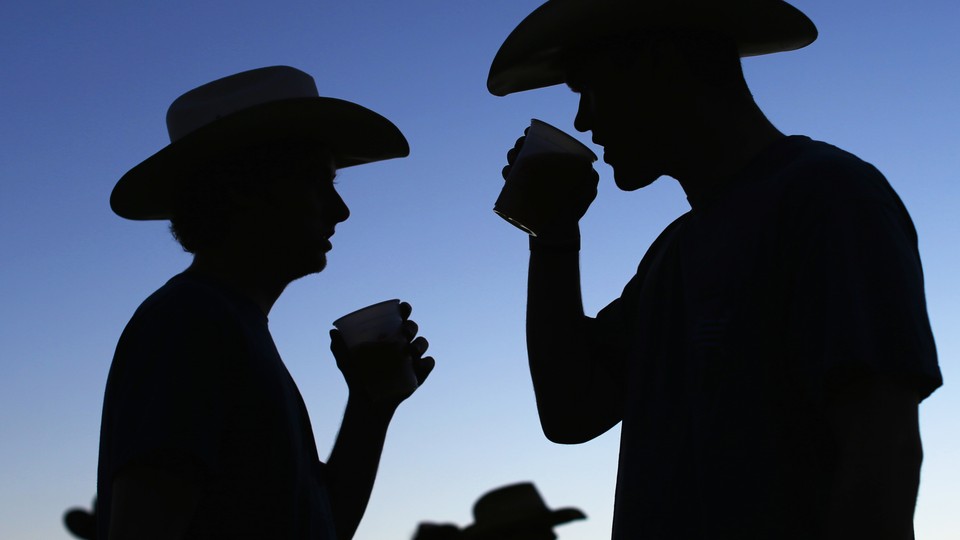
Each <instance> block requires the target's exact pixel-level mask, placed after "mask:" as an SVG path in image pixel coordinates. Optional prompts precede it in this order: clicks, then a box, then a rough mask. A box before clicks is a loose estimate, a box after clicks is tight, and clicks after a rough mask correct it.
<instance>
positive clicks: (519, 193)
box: [493, 118, 597, 236]
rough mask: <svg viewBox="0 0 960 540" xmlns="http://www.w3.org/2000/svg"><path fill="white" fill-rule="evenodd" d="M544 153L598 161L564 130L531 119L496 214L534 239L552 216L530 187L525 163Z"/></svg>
mask: <svg viewBox="0 0 960 540" xmlns="http://www.w3.org/2000/svg"><path fill="white" fill-rule="evenodd" d="M542 154H571V155H574V156H581V157H583V159H585V160H588V161H589V162H590V163H593V162H594V161H596V160H597V155H596V154H594V153H593V151H592V150H590V149H589V148H587V146H586V145H584V144H583V143H581V142H580V141H578V140H577V139H575V138H574V137H572V136H570V135H569V134H567V133H565V132H564V131H562V130H560V129H557V128H555V127H553V126H551V125H550V124H548V123H546V122H543V121H541V120H537V119H536V118H534V119H532V120H530V127H529V129H527V133H526V137H525V139H524V142H523V146H521V147H520V152H519V153H518V154H517V157H516V158H515V159H514V160H513V165H512V167H511V169H510V174H509V175H508V176H507V181H506V182H505V183H504V185H503V189H502V190H501V191H500V196H499V197H497V201H496V203H494V205H493V211H494V212H496V213H497V215H499V216H500V217H502V218H504V219H505V220H507V221H508V222H510V223H512V224H513V225H515V226H517V227H519V228H520V229H521V230H523V231H524V232H526V233H527V234H530V235H532V236H536V235H537V231H538V230H539V229H540V227H541V226H542V225H543V224H544V222H545V221H546V220H547V219H548V218H549V217H550V216H549V215H548V214H547V209H546V208H544V207H543V205H540V204H538V201H537V200H536V195H535V194H534V193H533V192H532V190H531V189H530V187H529V183H530V182H529V177H528V176H527V175H525V174H524V162H525V161H526V160H527V159H529V158H530V157H531V156H537V155H542Z"/></svg>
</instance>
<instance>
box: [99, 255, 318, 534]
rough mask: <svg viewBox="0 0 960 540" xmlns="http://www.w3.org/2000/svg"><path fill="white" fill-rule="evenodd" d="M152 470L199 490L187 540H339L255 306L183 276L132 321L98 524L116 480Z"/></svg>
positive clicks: (117, 358) (105, 444)
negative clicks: (135, 469) (135, 470)
mask: <svg viewBox="0 0 960 540" xmlns="http://www.w3.org/2000/svg"><path fill="white" fill-rule="evenodd" d="M131 466H145V467H152V468H156V469H159V470H162V471H167V472H169V473H170V474H175V475H180V476H182V477H186V478H190V479H192V480H194V481H197V482H199V483H200V485H201V492H202V494H201V498H200V503H199V507H198V509H197V511H196V513H195V515H194V516H193V518H192V519H191V521H190V524H189V527H188V529H187V532H186V536H185V538H203V539H211V538H224V539H226V538H270V539H308V538H309V539H312V540H317V539H333V538H335V533H334V529H333V522H332V517H331V511H330V503H329V499H328V495H327V492H326V487H325V483H324V471H323V464H322V463H321V462H320V460H319V459H318V457H317V449H316V444H315V441H314V438H313V432H312V430H311V427H310V420H309V417H308V416H307V410H306V408H305V406H304V403H303V399H302V397H301V396H300V392H299V391H298V389H297V386H296V384H295V383H294V381H293V379H292V378H291V377H290V374H289V373H288V372H287V369H286V367H285V366H284V364H283V361H282V360H281V359H280V355H279V354H278V352H277V348H276V346H275V345H274V343H273V339H272V338H271V336H270V331H269V329H268V326H267V318H266V316H265V315H264V314H263V312H262V311H260V309H259V308H258V307H257V306H256V305H255V304H254V303H253V302H252V301H250V300H248V299H246V298H245V297H242V296H240V295H238V294H236V293H235V292H233V291H231V290H229V289H227V288H224V287H223V286H221V285H219V284H218V283H216V282H215V281H213V280H210V279H209V278H204V277H201V276H197V275H195V274H191V273H183V274H180V275H178V276H176V277H174V278H173V279H171V280H170V281H169V282H167V284H166V285H164V286H163V287H161V288H160V289H159V290H158V291H156V292H155V293H154V294H153V295H151V296H150V297H149V298H148V299H147V300H146V301H144V302H143V304H142V305H141V306H140V308H139V309H138V310H137V312H136V313H135V314H134V316H133V318H132V319H131V320H130V322H129V323H128V324H127V327H126V328H125V329H124V331H123V335H122V336H121V338H120V341H119V344H118V345H117V349H116V353H115V355H114V359H113V364H112V365H111V368H110V374H109V377H108V379H107V387H106V393H105V396H104V403H103V420H102V425H101V434H100V464H99V472H98V479H97V484H98V521H99V523H98V527H99V535H100V537H101V538H106V537H107V534H106V533H107V530H108V525H109V523H110V512H111V497H112V493H111V487H112V483H113V480H114V478H115V477H116V476H117V474H118V473H120V472H122V471H123V470H124V469H125V468H126V467H131Z"/></svg>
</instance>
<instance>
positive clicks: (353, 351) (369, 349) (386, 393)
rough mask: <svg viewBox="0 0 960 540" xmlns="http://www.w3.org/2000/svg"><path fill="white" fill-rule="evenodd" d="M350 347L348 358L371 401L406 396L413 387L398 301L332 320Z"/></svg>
mask: <svg viewBox="0 0 960 540" xmlns="http://www.w3.org/2000/svg"><path fill="white" fill-rule="evenodd" d="M333 326H335V327H336V328H337V330H339V331H340V334H341V335H342V336H343V340H344V342H345V343H346V345H347V348H348V349H349V350H350V361H351V362H353V363H354V367H355V368H356V369H357V371H358V372H359V374H360V375H361V379H362V381H363V383H364V386H365V387H366V391H367V393H368V394H369V395H370V396H371V397H372V398H373V399H374V400H382V399H390V398H396V397H406V396H408V395H410V394H411V393H412V392H413V391H414V390H416V389H417V386H418V384H419V383H418V381H417V376H416V374H415V373H414V371H413V366H412V365H411V360H412V359H411V357H410V355H409V353H407V352H406V351H405V350H404V347H405V345H406V344H407V338H406V337H405V336H404V335H403V332H402V327H403V317H402V316H401V314H400V300H397V299H393V300H386V301H384V302H378V303H376V304H373V305H370V306H367V307H365V308H362V309H358V310H357V311H354V312H352V313H348V314H347V315H344V316H343V317H340V318H339V319H337V320H335V321H333Z"/></svg>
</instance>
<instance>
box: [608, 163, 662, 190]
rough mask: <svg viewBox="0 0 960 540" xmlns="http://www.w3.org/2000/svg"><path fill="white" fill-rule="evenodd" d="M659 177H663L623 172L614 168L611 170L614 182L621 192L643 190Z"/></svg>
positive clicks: (649, 173)
mask: <svg viewBox="0 0 960 540" xmlns="http://www.w3.org/2000/svg"><path fill="white" fill-rule="evenodd" d="M661 176H663V175H662V174H660V173H652V172H640V171H623V170H619V169H618V168H616V167H614V169H613V179H614V182H616V184H617V187H618V188H620V190H621V191H636V190H638V189H640V188H645V187H647V186H649V185H650V184H652V183H654V182H656V181H657V180H658V179H659V178H660V177H661Z"/></svg>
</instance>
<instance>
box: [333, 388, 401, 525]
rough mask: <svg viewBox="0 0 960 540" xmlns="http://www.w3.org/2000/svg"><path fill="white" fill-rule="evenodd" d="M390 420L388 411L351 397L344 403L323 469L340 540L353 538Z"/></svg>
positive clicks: (361, 515)
mask: <svg viewBox="0 0 960 540" xmlns="http://www.w3.org/2000/svg"><path fill="white" fill-rule="evenodd" d="M392 416H393V409H392V408H383V407H375V406H374V405H372V404H371V403H370V402H368V401H366V400H361V399H355V398H353V397H351V398H350V399H348V401H347V407H346V411H345V412H344V415H343V422H342V423H341V425H340V432H339V433H338V434H337V440H336V442H335V443H334V447H333V450H332V451H331V453H330V459H329V460H328V461H327V467H326V471H327V474H326V479H327V489H328V491H329V493H330V504H331V506H332V508H333V520H334V524H335V527H336V530H337V538H339V539H341V540H349V539H350V538H353V535H354V533H355V532H356V530H357V527H358V526H359V525H360V519H361V518H362V517H363V514H364V512H365V511H366V508H367V503H368V502H369V500H370V494H371V492H372V491H373V484H374V480H375V479H376V476H377V469H378V467H379V465H380V456H381V453H382V451H383V445H384V442H385V440H386V436H387V427H388V426H389V424H390V420H391V418H392Z"/></svg>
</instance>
